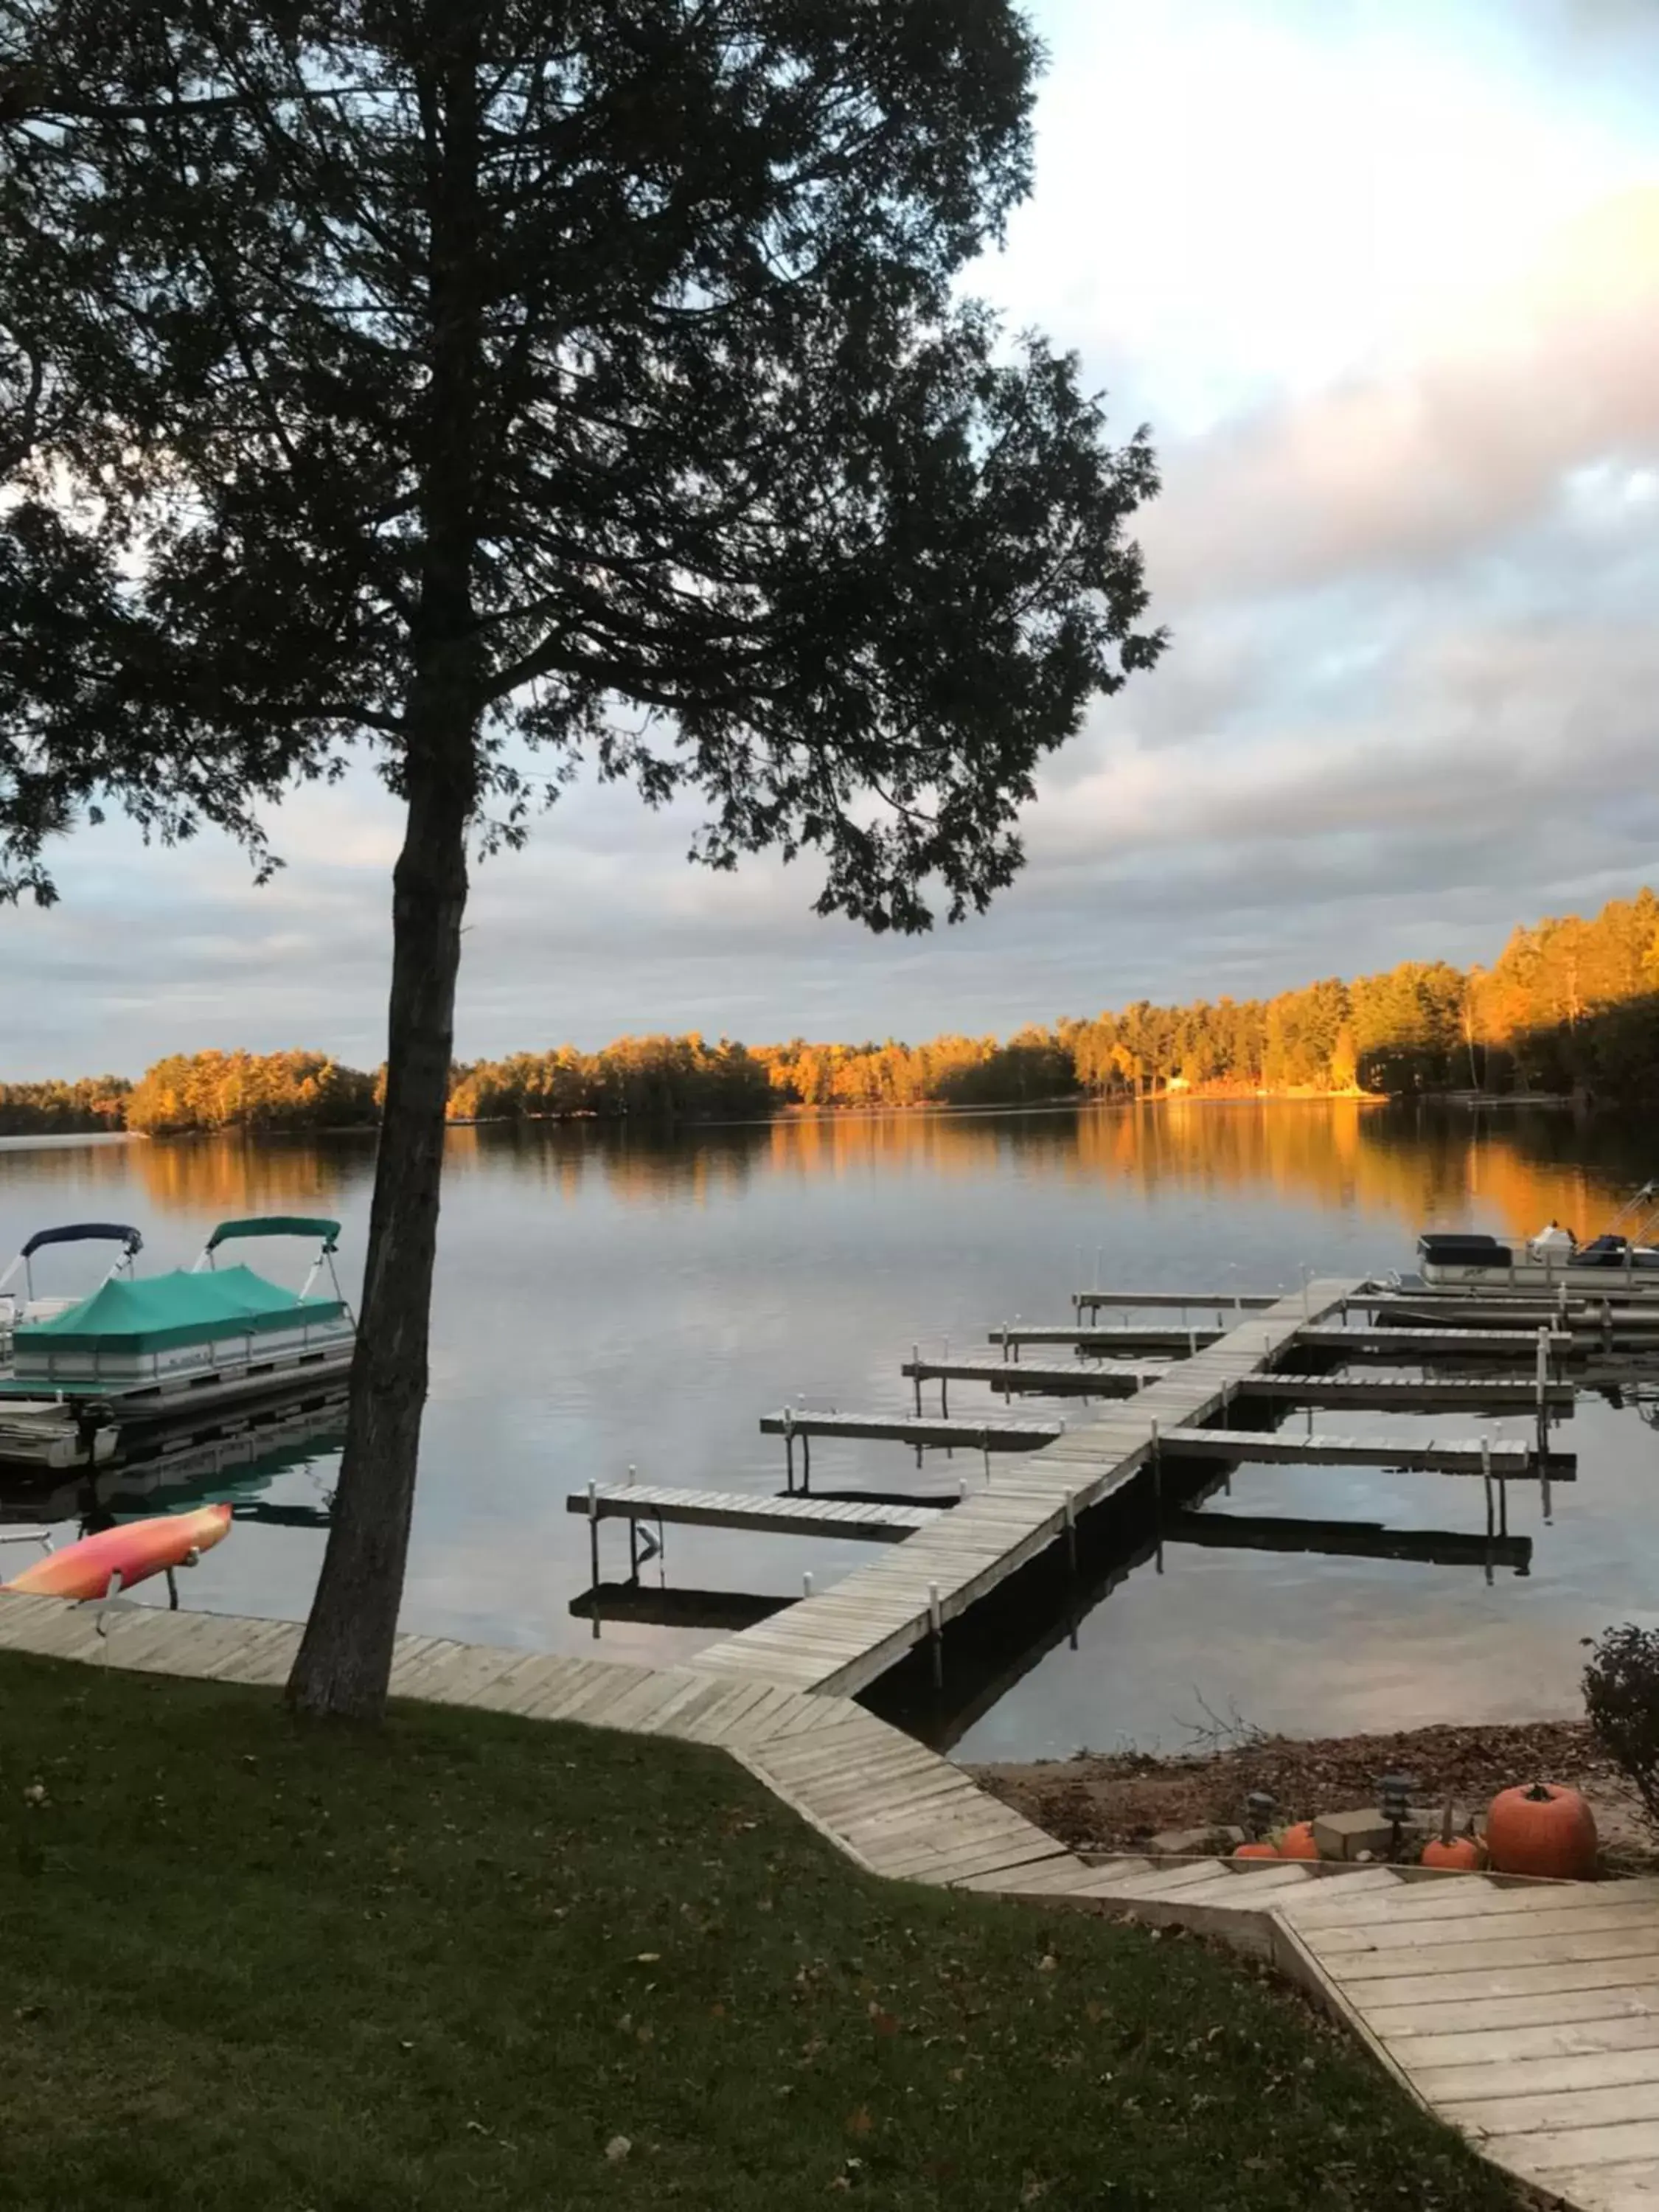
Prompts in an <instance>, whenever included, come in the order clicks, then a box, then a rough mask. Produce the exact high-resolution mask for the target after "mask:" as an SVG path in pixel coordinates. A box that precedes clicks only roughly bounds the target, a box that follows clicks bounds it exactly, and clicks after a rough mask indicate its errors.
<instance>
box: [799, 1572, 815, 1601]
mask: <svg viewBox="0 0 1659 2212" xmlns="http://www.w3.org/2000/svg"><path fill="white" fill-rule="evenodd" d="M800 1594H801V1595H802V1596H803V1597H811V1595H812V1577H811V1573H810V1572H809V1573H807V1574H804V1575H803V1576H802V1577H801V1578H800Z"/></svg>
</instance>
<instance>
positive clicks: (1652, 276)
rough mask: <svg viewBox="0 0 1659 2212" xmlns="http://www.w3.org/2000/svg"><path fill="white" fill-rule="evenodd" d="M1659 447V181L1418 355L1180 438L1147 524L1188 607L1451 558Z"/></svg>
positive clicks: (1578, 225) (1562, 241) (1172, 588)
mask: <svg viewBox="0 0 1659 2212" xmlns="http://www.w3.org/2000/svg"><path fill="white" fill-rule="evenodd" d="M1655 455H1659V187H1655V188H1653V189H1650V190H1645V191H1632V192H1629V193H1626V194H1622V195H1620V197H1618V198H1617V199H1615V200H1612V201H1609V202H1607V203H1606V204H1603V205H1602V206H1601V207H1598V208H1597V209H1595V210H1594V211H1593V212H1592V213H1590V214H1589V215H1588V216H1584V217H1583V219H1581V220H1580V221H1578V222H1574V223H1573V224H1571V226H1569V227H1568V228H1566V229H1565V230H1564V231H1563V232H1562V233H1561V234H1559V236H1558V237H1557V238H1556V239H1555V240H1553V241H1552V245H1551V247H1550V250H1549V252H1547V254H1546V255H1545V256H1544V257H1542V258H1541V260H1540V261H1539V263H1538V264H1536V266H1535V267H1534V269H1533V270H1530V271H1529V272H1528V276H1526V278H1525V279H1524V280H1522V281H1521V282H1519V283H1515V284H1511V285H1507V286H1505V287H1504V288H1503V289H1500V290H1498V291H1495V292H1492V293H1490V294H1488V295H1485V296H1483V297H1480V298H1478V299H1475V300H1474V301H1470V302H1469V304H1468V307H1467V309H1466V311H1465V313H1464V314H1463V316H1462V319H1461V320H1460V322H1459V324H1458V325H1456V326H1455V327H1453V328H1451V329H1449V330H1446V331H1443V332H1441V333H1439V334H1438V335H1437V337H1436V338H1435V339H1434V340H1432V341H1431V342H1430V343H1427V344H1425V346H1424V348H1423V349H1422V351H1421V352H1420V354H1419V356H1418V357H1417V358H1416V359H1415V360H1412V361H1408V362H1402V363H1401V364H1400V365H1399V366H1397V367H1396V368H1394V369H1393V370H1391V371H1390V372H1389V373H1388V374H1381V375H1376V376H1371V377H1367V378H1364V379H1355V380H1351V381H1349V382H1347V383H1346V384H1345V385H1344V386H1341V387H1340V388H1339V389H1336V390H1334V391H1331V392H1327V393H1325V394H1323V395H1322V396H1321V397H1319V398H1316V399H1313V400H1310V401H1304V402H1300V403H1297V402H1289V403H1285V404H1279V405H1276V406H1274V407H1273V408H1271V409H1269V410H1265V411H1262V412H1261V413H1258V414H1256V415H1254V416H1250V417H1249V418H1248V419H1246V420H1244V421H1243V422H1234V423H1230V424H1228V425H1227V426H1226V427H1225V428H1223V429H1221V430H1218V431H1217V432H1215V433H1214V434H1213V435H1211V436H1209V437H1206V438H1203V439H1200V440H1197V441H1193V442H1191V443H1190V444H1188V445H1187V446H1185V447H1182V448H1180V449H1179V450H1178V451H1177V452H1176V453H1174V454H1172V455H1171V456H1170V458H1169V459H1168V460H1167V462H1166V473H1167V489H1166V491H1165V494H1164V498H1163V500H1162V501H1160V502H1159V504H1158V507H1156V508H1155V509H1154V510H1153V511H1152V513H1150V514H1149V515H1148V517H1147V519H1146V527H1145V529H1144V531H1143V533H1142V535H1143V538H1144V541H1145V544H1146V550H1147V553H1148V559H1149V567H1150V574H1151V576H1152V584H1153V586H1154V589H1155V590H1158V589H1161V590H1162V591H1163V592H1164V593H1166V594H1168V595H1169V596H1170V598H1171V599H1174V600H1176V601H1177V602H1180V603H1182V604H1190V603H1192V602H1193V601H1194V600H1202V599H1214V598H1216V597H1218V596H1220V595H1225V594H1244V595H1260V594H1261V593H1264V592H1272V591H1283V590H1285V589H1287V588H1291V587H1294V586H1298V585H1307V584H1314V583H1319V582H1322V581H1326V580H1329V579H1330V578H1331V577H1332V576H1334V575H1338V574H1344V573H1346V572H1349V571H1352V570H1354V569H1357V568H1367V567H1371V566H1375V565H1380V564H1389V565H1394V566H1397V567H1405V566H1408V565H1411V564H1413V563H1422V562H1433V561H1438V560H1442V559H1443V558H1445V557H1446V556H1449V555H1452V554H1456V553H1459V552H1462V551H1464V550H1468V548H1470V547H1471V546H1476V545H1479V544H1481V543H1483V542H1486V541H1490V540H1492V539H1494V538H1498V537H1500V536H1502V535H1503V534H1504V532H1507V531H1510V530H1512V529H1514V528H1515V527H1516V526H1517V525H1520V524H1522V523H1523V522H1525V521H1526V520H1528V519H1529V518H1530V517H1531V516H1532V515H1534V513H1536V512H1537V511H1538V510H1539V509H1540V508H1541V507H1543V506H1545V505H1546V504H1547V502H1548V501H1549V500H1550V499H1551V498H1552V497H1553V495H1554V494H1555V491H1556V489H1557V488H1558V487H1559V484H1560V483H1561V482H1562V480H1563V478H1564V477H1565V476H1567V475H1568V474H1569V473H1570V472H1571V471H1574V470H1576V469H1579V468H1582V467H1583V466H1584V465H1588V464H1592V463H1597V462H1605V461H1608V460H1612V459H1625V460H1632V461H1634V460H1639V459H1648V458H1650V457H1653V456H1655Z"/></svg>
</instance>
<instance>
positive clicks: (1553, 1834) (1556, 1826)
mask: <svg viewBox="0 0 1659 2212" xmlns="http://www.w3.org/2000/svg"><path fill="white" fill-rule="evenodd" d="M1486 1849H1487V1850H1489V1851H1490V1852H1491V1854H1492V1864H1493V1866H1495V1867H1496V1868H1497V1869H1498V1872H1499V1873H1500V1874H1530V1875H1553V1876H1554V1877H1555V1878H1556V1879H1557V1880H1559V1881H1589V1879H1590V1877H1591V1876H1592V1875H1594V1874H1595V1814H1593V1813H1592V1812H1591V1811H1590V1808H1589V1806H1588V1805H1587V1804H1586V1803H1585V1802H1584V1800H1583V1798H1582V1797H1581V1796H1579V1794H1578V1792H1577V1790H1567V1789H1565V1788H1562V1787H1561V1786H1559V1784H1556V1783H1553V1782H1534V1783H1533V1784H1531V1785H1530V1787H1529V1788H1527V1789H1522V1790H1500V1791H1499V1793H1498V1796H1496V1797H1494V1798H1493V1799H1492V1810H1491V1812H1490V1813H1488V1814H1487V1815H1486Z"/></svg>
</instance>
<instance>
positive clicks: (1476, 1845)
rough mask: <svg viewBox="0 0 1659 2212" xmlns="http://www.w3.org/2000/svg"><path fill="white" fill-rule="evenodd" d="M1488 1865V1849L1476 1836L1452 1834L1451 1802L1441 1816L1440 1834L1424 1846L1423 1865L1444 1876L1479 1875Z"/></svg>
mask: <svg viewBox="0 0 1659 2212" xmlns="http://www.w3.org/2000/svg"><path fill="white" fill-rule="evenodd" d="M1422 1864H1423V1865H1425V1867H1437V1868H1438V1869H1439V1870H1440V1872H1441V1873H1442V1874H1479V1873H1480V1869H1481V1868H1482V1867H1483V1866H1485V1864H1486V1845H1485V1844H1483V1843H1482V1842H1481V1841H1480V1838H1478V1837H1476V1836H1472V1835H1471V1836H1455V1835H1454V1834H1453V1833H1452V1808H1451V1800H1450V1798H1448V1799H1447V1800H1446V1809H1445V1811H1444V1812H1443V1814H1441V1816H1440V1833H1439V1834H1438V1835H1437V1837H1435V1838H1433V1839H1432V1840H1431V1842H1429V1843H1426V1844H1424V1846H1423V1858H1422Z"/></svg>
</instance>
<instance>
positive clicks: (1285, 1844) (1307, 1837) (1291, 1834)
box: [1279, 1820, 1319, 1859]
mask: <svg viewBox="0 0 1659 2212" xmlns="http://www.w3.org/2000/svg"><path fill="white" fill-rule="evenodd" d="M1279 1857H1280V1858H1282V1859H1316V1858H1317V1857H1319V1846H1318V1844H1316V1843H1315V1841H1314V1832H1313V1822H1312V1821H1311V1820H1298V1821H1297V1823H1296V1826H1294V1827H1291V1828H1286V1829H1285V1832H1284V1834H1283V1835H1282V1836H1281V1837H1280V1838H1279Z"/></svg>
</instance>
